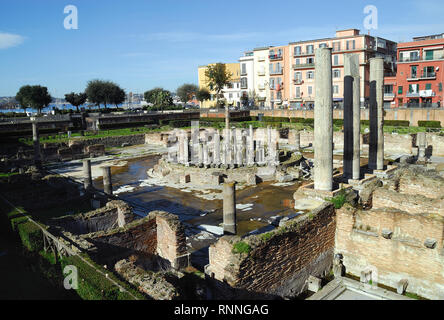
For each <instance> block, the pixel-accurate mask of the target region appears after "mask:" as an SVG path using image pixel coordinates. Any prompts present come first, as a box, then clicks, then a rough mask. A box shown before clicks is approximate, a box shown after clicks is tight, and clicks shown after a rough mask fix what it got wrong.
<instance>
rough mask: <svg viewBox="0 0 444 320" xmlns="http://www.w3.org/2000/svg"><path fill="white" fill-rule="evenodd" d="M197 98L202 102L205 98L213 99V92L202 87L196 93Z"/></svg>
mask: <svg viewBox="0 0 444 320" xmlns="http://www.w3.org/2000/svg"><path fill="white" fill-rule="evenodd" d="M196 98H197V100H199V101H200V102H204V101H205V100H210V99H211V93H210V91H208V89H205V88H202V89H200V90H199V91H197V93H196Z"/></svg>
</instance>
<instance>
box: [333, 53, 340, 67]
mask: <svg viewBox="0 0 444 320" xmlns="http://www.w3.org/2000/svg"><path fill="white" fill-rule="evenodd" d="M333 65H334V66H337V65H339V55H338V54H335V55H334V56H333Z"/></svg>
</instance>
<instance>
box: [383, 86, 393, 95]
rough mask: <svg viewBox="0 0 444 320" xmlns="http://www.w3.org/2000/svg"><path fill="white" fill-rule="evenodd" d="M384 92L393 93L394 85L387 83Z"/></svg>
mask: <svg viewBox="0 0 444 320" xmlns="http://www.w3.org/2000/svg"><path fill="white" fill-rule="evenodd" d="M384 93H385V94H392V93H393V85H392V84H386V85H385V86H384Z"/></svg>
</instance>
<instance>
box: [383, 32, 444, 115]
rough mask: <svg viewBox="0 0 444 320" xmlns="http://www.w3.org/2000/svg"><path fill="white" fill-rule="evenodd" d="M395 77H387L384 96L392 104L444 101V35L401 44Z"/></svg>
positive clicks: (409, 105) (437, 102)
mask: <svg viewBox="0 0 444 320" xmlns="http://www.w3.org/2000/svg"><path fill="white" fill-rule="evenodd" d="M397 56H398V68H397V69H398V71H397V74H396V77H386V78H385V79H384V82H385V86H384V100H385V102H386V104H388V103H389V104H390V105H391V106H392V107H432V106H434V107H436V106H438V105H442V99H443V88H442V84H443V80H444V76H443V68H444V38H438V39H436V38H435V36H426V37H420V38H415V39H414V41H412V42H405V43H399V44H398V52H397Z"/></svg>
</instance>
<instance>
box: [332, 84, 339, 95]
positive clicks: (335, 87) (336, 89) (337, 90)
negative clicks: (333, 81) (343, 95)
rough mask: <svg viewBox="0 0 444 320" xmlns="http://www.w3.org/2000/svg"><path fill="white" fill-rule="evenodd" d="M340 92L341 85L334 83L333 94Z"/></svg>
mask: <svg viewBox="0 0 444 320" xmlns="http://www.w3.org/2000/svg"><path fill="white" fill-rule="evenodd" d="M338 93H339V86H338V85H334V86H333V94H338Z"/></svg>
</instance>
